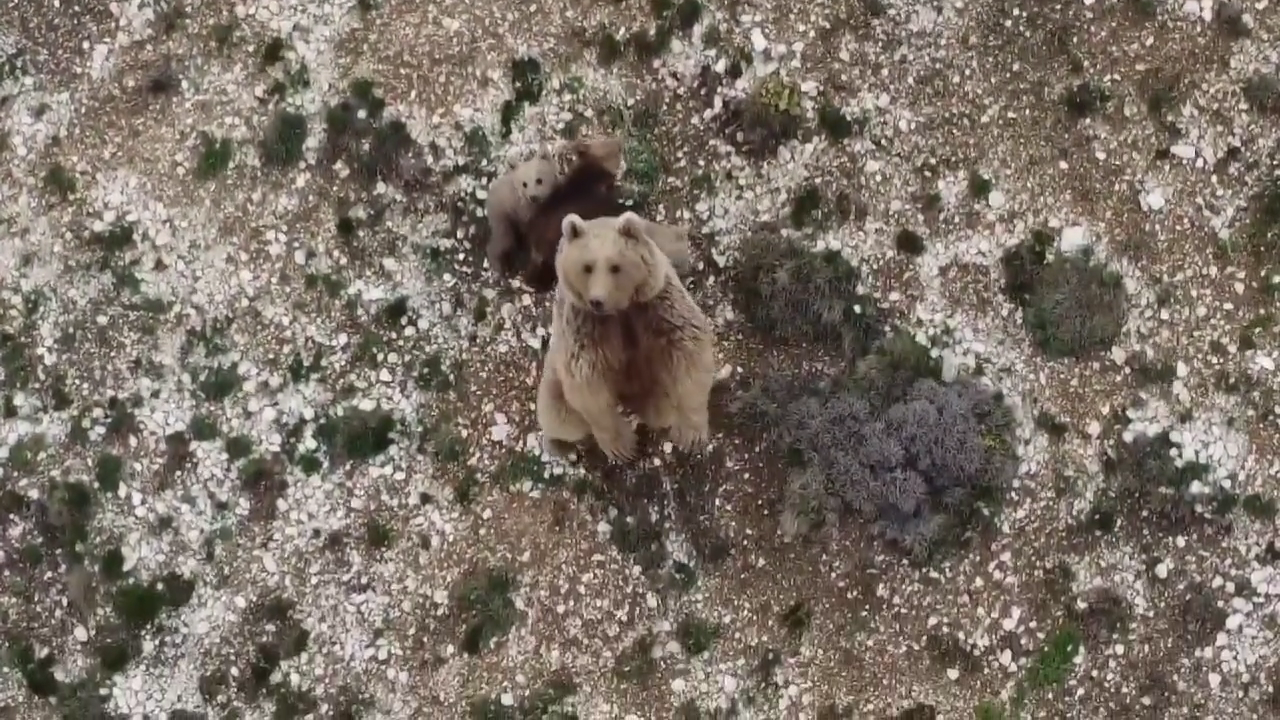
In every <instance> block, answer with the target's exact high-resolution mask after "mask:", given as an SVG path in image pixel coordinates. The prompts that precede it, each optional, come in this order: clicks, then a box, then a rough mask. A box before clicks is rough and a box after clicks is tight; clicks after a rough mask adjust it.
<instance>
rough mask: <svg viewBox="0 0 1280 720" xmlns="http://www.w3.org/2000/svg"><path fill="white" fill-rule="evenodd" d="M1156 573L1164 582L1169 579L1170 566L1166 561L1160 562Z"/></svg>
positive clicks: (1157, 564)
mask: <svg viewBox="0 0 1280 720" xmlns="http://www.w3.org/2000/svg"><path fill="white" fill-rule="evenodd" d="M1155 572H1156V577H1158V578H1160V579H1161V580H1164V579H1166V578H1168V577H1169V564H1168V563H1166V562H1164V561H1160V562H1158V563H1156V571H1155Z"/></svg>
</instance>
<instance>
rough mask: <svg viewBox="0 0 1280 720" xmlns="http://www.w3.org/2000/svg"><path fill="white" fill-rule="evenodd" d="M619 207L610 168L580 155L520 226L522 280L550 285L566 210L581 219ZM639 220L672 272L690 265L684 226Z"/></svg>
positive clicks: (540, 287)
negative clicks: (525, 252) (524, 258)
mask: <svg viewBox="0 0 1280 720" xmlns="http://www.w3.org/2000/svg"><path fill="white" fill-rule="evenodd" d="M625 211H626V206H625V205H623V203H622V200H621V198H620V194H619V190H618V182H617V177H616V170H615V169H612V168H610V167H608V166H606V165H604V164H603V163H601V162H599V161H597V160H596V159H595V158H594V157H592V156H590V155H586V154H583V155H580V156H579V158H578V162H577V163H576V164H575V165H574V166H573V167H572V168H570V170H569V171H568V173H567V174H566V175H565V176H564V177H563V178H562V179H561V180H560V181H559V183H558V184H557V185H556V186H555V187H554V188H553V189H552V190H551V192H550V193H548V194H547V196H546V198H545V199H543V200H542V202H540V203H539V204H538V205H537V207H535V208H534V210H533V214H532V216H531V217H530V218H529V221H528V222H526V223H524V225H523V226H522V228H521V234H522V236H523V239H524V243H525V244H526V245H527V246H528V248H529V260H528V264H527V265H526V267H525V271H524V275H523V277H524V281H525V282H526V283H527V284H528V285H529V287H531V288H533V290H534V291H535V292H546V291H548V290H551V289H552V288H553V287H555V284H556V251H557V248H559V246H560V237H561V230H562V226H563V223H564V220H565V218H567V217H568V216H570V215H577V216H578V217H579V218H581V219H583V220H596V219H598V218H605V217H611V218H616V217H618V216H620V215H622V213H624V212H625ZM640 224H641V228H642V230H643V231H644V232H645V234H646V235H648V237H649V239H650V240H652V241H653V242H654V243H656V244H657V245H658V248H659V249H660V250H661V251H662V252H663V253H664V254H665V255H666V256H667V258H668V259H669V260H671V263H672V265H674V266H675V268H676V272H677V273H680V274H684V273H686V272H687V271H688V270H689V269H690V268H691V267H692V266H693V257H692V251H691V249H690V246H689V233H688V231H686V230H684V229H683V228H679V227H675V226H672V225H664V224H662V223H656V222H653V221H650V220H646V219H643V218H641V219H640Z"/></svg>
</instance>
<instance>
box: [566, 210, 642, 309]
mask: <svg viewBox="0 0 1280 720" xmlns="http://www.w3.org/2000/svg"><path fill="white" fill-rule="evenodd" d="M560 230H561V240H560V251H559V253H558V254H557V256H556V274H557V275H558V276H559V278H560V286H561V287H563V288H564V289H565V291H566V292H567V293H568V295H569V298H570V299H571V300H573V301H574V302H575V303H577V304H579V305H581V306H582V307H585V308H587V309H589V310H591V311H592V312H594V313H597V314H600V315H612V314H614V313H617V312H621V311H622V310H626V309H627V307H629V306H630V305H631V303H632V302H633V301H634V298H635V297H636V294H637V293H636V291H637V290H639V289H640V288H641V287H643V286H645V285H646V284H648V283H649V281H650V276H651V275H652V273H653V263H652V261H651V259H650V258H649V248H648V241H647V240H646V239H645V238H644V237H643V235H642V234H641V233H640V223H639V218H638V217H637V216H636V215H635V214H634V213H629V212H628V213H623V214H622V216H621V217H617V218H607V217H606V218H598V219H596V220H583V219H582V218H581V217H579V216H578V215H573V214H570V215H567V216H566V217H565V219H564V222H563V223H561V226H560Z"/></svg>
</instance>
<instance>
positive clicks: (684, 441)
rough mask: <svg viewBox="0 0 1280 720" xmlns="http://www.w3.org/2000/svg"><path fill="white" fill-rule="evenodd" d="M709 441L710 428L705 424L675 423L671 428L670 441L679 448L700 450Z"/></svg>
mask: <svg viewBox="0 0 1280 720" xmlns="http://www.w3.org/2000/svg"><path fill="white" fill-rule="evenodd" d="M709 442H711V430H710V429H709V428H707V426H706V425H701V426H693V425H676V426H674V427H672V428H671V443H672V444H673V445H675V446H676V447H678V448H680V449H681V450H684V451H694V450H701V449H702V448H704V447H706V446H707V443H709Z"/></svg>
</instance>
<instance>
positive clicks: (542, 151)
mask: <svg viewBox="0 0 1280 720" xmlns="http://www.w3.org/2000/svg"><path fill="white" fill-rule="evenodd" d="M555 155H556V153H555V148H553V147H551V146H550V145H548V144H546V143H538V151H537V153H535V154H534V157H535V158H537V159H539V160H552V159H554V158H555Z"/></svg>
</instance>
